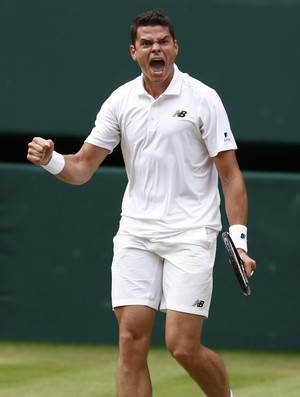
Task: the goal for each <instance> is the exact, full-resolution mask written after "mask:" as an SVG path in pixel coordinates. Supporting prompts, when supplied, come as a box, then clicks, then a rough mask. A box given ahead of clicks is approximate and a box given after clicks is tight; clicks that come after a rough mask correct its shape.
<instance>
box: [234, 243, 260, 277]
mask: <svg viewBox="0 0 300 397" xmlns="http://www.w3.org/2000/svg"><path fill="white" fill-rule="evenodd" d="M238 253H239V254H240V257H241V259H242V261H243V262H244V267H245V270H246V273H247V277H248V278H250V277H251V276H252V275H253V273H254V271H255V270H256V261H255V260H254V259H252V258H250V256H249V255H248V254H247V253H246V252H245V251H244V250H242V249H240V248H238Z"/></svg>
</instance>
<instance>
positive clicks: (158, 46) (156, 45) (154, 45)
mask: <svg viewBox="0 0 300 397" xmlns="http://www.w3.org/2000/svg"><path fill="white" fill-rule="evenodd" d="M152 51H153V52H157V51H160V45H159V44H158V43H157V42H155V43H153V44H152Z"/></svg>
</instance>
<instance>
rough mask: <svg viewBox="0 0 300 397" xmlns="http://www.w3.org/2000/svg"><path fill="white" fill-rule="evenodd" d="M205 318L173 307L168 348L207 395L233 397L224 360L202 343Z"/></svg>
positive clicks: (208, 396)
mask: <svg viewBox="0 0 300 397" xmlns="http://www.w3.org/2000/svg"><path fill="white" fill-rule="evenodd" d="M203 321H204V318H203V317H202V316H196V315H192V314H186V313H179V312H175V311H171V310H169V311H168V313H167V320H166V344H167V347H168V349H169V351H170V352H171V354H172V355H173V357H174V358H175V359H176V360H177V361H178V363H179V364H180V365H181V366H182V367H183V368H184V369H185V370H186V371H187V372H188V373H189V375H190V376H191V377H192V378H193V379H194V380H195V381H196V382H197V384H198V385H199V386H200V388H201V389H202V390H203V392H204V393H205V394H206V396H207V397H230V387H229V382H228V376H227V372H226V369H225V366H224V363H223V361H222V360H221V358H220V357H219V356H218V355H217V354H216V353H215V352H213V351H212V350H210V349H208V348H206V347H205V346H203V345H202V344H201V332H202V326H203Z"/></svg>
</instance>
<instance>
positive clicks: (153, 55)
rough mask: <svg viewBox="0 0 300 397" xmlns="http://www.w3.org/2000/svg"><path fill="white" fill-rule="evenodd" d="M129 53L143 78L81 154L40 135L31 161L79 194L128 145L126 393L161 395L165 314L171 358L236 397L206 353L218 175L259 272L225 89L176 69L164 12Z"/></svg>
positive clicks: (117, 246) (122, 230)
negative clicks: (158, 336) (154, 377)
mask: <svg viewBox="0 0 300 397" xmlns="http://www.w3.org/2000/svg"><path fill="white" fill-rule="evenodd" d="M130 53H131V56H132V59H133V60H134V61H136V62H137V63H138V64H139V66H140V68H141V75H140V76H138V77H137V78H136V79H134V80H132V81H129V82H128V83H126V84H124V85H122V86H121V87H119V88H118V89H117V90H115V91H114V92H113V93H112V94H111V96H110V97H109V98H108V99H107V100H106V101H105V102H104V103H103V105H102V107H101V109H100V111H99V113H98V115H97V119H96V122H95V126H94V128H93V129H92V131H91V133H90V135H89V136H88V137H87V138H86V140H85V142H84V143H83V145H82V147H81V149H80V150H79V151H78V153H76V154H68V155H62V154H60V153H57V152H56V151H54V143H53V141H52V140H50V139H43V138H40V137H35V138H34V139H33V140H32V142H31V143H29V147H28V160H30V161H31V162H32V163H34V164H37V165H41V166H43V167H44V168H45V169H46V170H48V171H49V172H51V173H52V174H54V175H56V177H57V178H58V179H60V180H62V181H64V182H67V183H70V184H75V185H80V184H83V183H85V182H87V181H88V180H89V179H90V178H91V177H92V175H93V173H94V172H95V171H96V170H97V168H98V167H99V165H100V164H101V163H102V162H103V160H104V159H105V158H106V156H108V155H109V154H110V153H111V152H112V151H113V150H114V148H115V147H116V146H117V145H118V144H119V143H120V144H121V148H122V153H123V157H124V162H125V167H126V172H127V176H128V185H127V188H126V191H125V193H124V198H123V203H122V214H121V220H120V225H119V230H118V232H117V234H116V236H115V238H114V257H113V263H112V305H113V308H114V311H115V315H116V317H117V320H118V324H119V357H118V364H117V382H116V383H117V386H116V387H117V395H118V396H119V397H150V396H151V395H152V386H151V378H150V374H149V369H148V365H147V356H148V352H149V348H150V340H151V331H152V327H153V323H154V319H155V314H156V312H157V310H159V309H160V310H162V311H164V312H166V324H165V340H166V345H167V348H168V349H169V351H170V353H171V354H172V356H173V357H174V358H175V359H176V360H177V361H178V363H179V364H180V365H181V366H182V367H183V368H184V369H185V370H186V371H187V372H188V374H189V375H190V376H191V377H192V378H193V379H194V380H195V382H196V383H197V384H198V385H199V387H200V388H201V389H202V390H203V392H204V393H205V395H206V396H208V397H230V396H233V394H232V392H231V390H230V385H229V381H228V376H227V372H226V369H225V366H224V364H223V361H222V359H221V358H220V357H219V356H218V355H217V354H216V353H215V352H213V351H212V350H210V349H208V348H207V347H205V346H204V345H203V344H202V342H201V332H202V327H203V322H204V320H205V319H206V318H207V317H208V314H209V307H210V302H211V295H212V284H213V280H212V277H213V267H214V261H215V253H216V239H217V235H218V232H219V231H220V230H221V219H220V209H219V206H220V196H219V191H218V177H219V178H220V180H221V183H222V189H223V192H224V197H225V206H226V213H227V217H228V221H229V224H230V225H231V226H230V234H231V236H232V238H233V240H234V242H235V244H236V246H237V247H238V249H239V253H240V255H241V258H242V260H243V261H244V264H245V268H246V271H247V274H248V276H250V274H251V272H252V271H254V270H255V268H256V263H255V261H254V260H253V259H251V258H250V257H249V256H248V254H247V226H246V225H247V216H248V210H247V208H248V204H247V192H246V188H245V183H244V179H243V176H242V173H241V171H240V168H239V166H238V163H237V159H236V156H235V150H236V149H237V145H236V142H235V139H234V136H233V134H232V131H231V128H230V124H229V121H228V117H227V114H226V111H225V109H224V106H223V104H222V102H221V99H220V98H219V96H218V94H217V93H216V91H214V90H213V89H212V88H210V87H208V86H207V85H205V84H203V83H202V82H200V81H198V80H196V79H195V78H192V77H190V76H189V75H188V74H186V73H183V72H181V71H180V70H179V69H178V67H177V66H176V64H175V59H176V56H177V54H178V42H177V40H176V39H175V34H174V28H173V25H172V23H171V21H170V19H169V18H168V17H167V16H165V15H164V14H163V13H162V12H161V11H160V10H153V11H150V12H147V13H144V14H140V15H138V16H137V17H136V18H135V19H134V22H133V24H132V26H131V45H130ZM103 188H105V187H103ZM221 326H222V324H220V328H221Z"/></svg>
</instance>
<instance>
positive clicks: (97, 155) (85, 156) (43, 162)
mask: <svg viewBox="0 0 300 397" xmlns="http://www.w3.org/2000/svg"><path fill="white" fill-rule="evenodd" d="M108 154H109V150H107V149H104V148H101V147H97V146H94V145H91V144H89V143H84V144H83V145H82V147H81V149H80V150H79V151H78V152H77V153H76V154H67V155H63V156H62V155H60V154H57V153H56V152H54V143H53V141H52V140H51V139H43V138H39V137H36V138H33V140H32V141H31V142H30V143H29V144H28V153H27V159H28V160H29V161H31V162H32V163H33V164H36V165H40V166H47V165H49V164H51V162H53V161H54V158H56V157H57V158H58V160H59V162H60V163H61V166H60V167H59V168H58V169H59V170H60V169H61V170H60V171H59V172H58V173H56V172H54V174H55V176H56V177H57V178H58V179H60V180H61V181H63V182H66V183H70V184H72V185H82V184H84V183H86V182H87V181H88V180H90V178H91V177H92V175H93V174H94V172H95V171H96V169H97V168H98V167H99V165H100V164H101V163H102V162H103V160H104V159H105V158H106V156H107V155H108Z"/></svg>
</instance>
